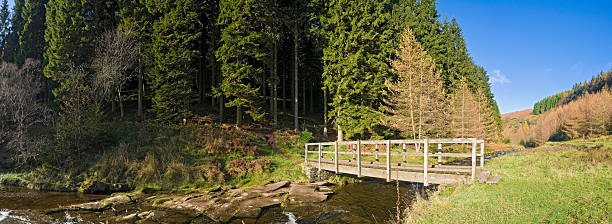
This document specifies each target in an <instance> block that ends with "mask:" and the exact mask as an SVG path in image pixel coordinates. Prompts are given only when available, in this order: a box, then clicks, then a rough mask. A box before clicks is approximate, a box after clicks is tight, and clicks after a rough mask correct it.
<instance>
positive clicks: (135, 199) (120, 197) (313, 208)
mask: <svg viewBox="0 0 612 224" xmlns="http://www.w3.org/2000/svg"><path fill="white" fill-rule="evenodd" d="M418 187H419V186H418V185H412V184H406V183H404V184H401V185H400V190H401V195H400V196H401V198H402V205H403V206H407V205H409V204H411V202H412V201H413V200H414V196H415V193H416V192H418ZM144 192H146V193H123V194H115V195H113V196H104V195H92V194H80V193H75V192H72V193H68V192H45V191H35V190H30V189H26V188H19V187H7V186H1V185H0V224H3V223H240V224H242V223H380V222H385V221H387V220H389V219H391V218H392V217H394V215H393V213H394V211H395V206H396V204H395V202H396V199H397V191H396V188H395V184H394V183H385V182H381V181H378V180H365V181H363V182H361V183H355V184H345V185H340V186H338V185H332V184H330V183H328V182H313V183H291V182H287V181H281V182H275V183H270V184H267V185H264V186H257V187H247V188H240V189H225V190H223V189H214V190H211V191H210V192H197V193H162V192H157V193H155V192H149V191H147V190H145V191H144Z"/></svg>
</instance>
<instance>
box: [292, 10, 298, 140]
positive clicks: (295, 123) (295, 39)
mask: <svg viewBox="0 0 612 224" xmlns="http://www.w3.org/2000/svg"><path fill="white" fill-rule="evenodd" d="M293 47H294V48H293V51H294V52H293V54H294V55H293V56H294V59H295V61H294V63H295V66H294V69H295V73H294V77H293V80H294V89H295V92H294V94H295V95H294V100H293V104H294V107H293V116H294V117H293V126H294V129H295V130H296V131H297V130H298V129H299V123H298V122H299V121H298V23H297V18H296V21H295V27H294V32H293Z"/></svg>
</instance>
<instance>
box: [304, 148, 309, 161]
mask: <svg viewBox="0 0 612 224" xmlns="http://www.w3.org/2000/svg"><path fill="white" fill-rule="evenodd" d="M304 162H305V163H306V165H308V143H306V144H304Z"/></svg>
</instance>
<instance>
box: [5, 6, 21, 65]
mask: <svg viewBox="0 0 612 224" xmlns="http://www.w3.org/2000/svg"><path fill="white" fill-rule="evenodd" d="M24 6H25V1H24V0H15V5H14V6H13V15H12V19H11V32H10V33H9V34H8V36H7V37H6V46H5V49H4V56H3V57H4V61H8V62H13V63H16V64H18V65H21V64H23V62H24V60H25V59H22V58H19V57H18V56H19V51H20V46H19V35H20V34H21V33H22V31H23V25H24V21H23V18H22V17H21V14H23V10H24Z"/></svg>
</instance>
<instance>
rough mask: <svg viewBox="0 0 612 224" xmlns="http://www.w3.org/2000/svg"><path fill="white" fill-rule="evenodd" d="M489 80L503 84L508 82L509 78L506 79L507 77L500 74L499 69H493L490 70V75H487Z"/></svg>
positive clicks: (492, 82)
mask: <svg viewBox="0 0 612 224" xmlns="http://www.w3.org/2000/svg"><path fill="white" fill-rule="evenodd" d="M489 82H490V83H491V84H495V83H499V84H504V83H509V82H510V80H509V79H508V77H506V76H505V75H503V74H501V71H500V70H499V69H494V70H493V72H491V75H490V76H489Z"/></svg>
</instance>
